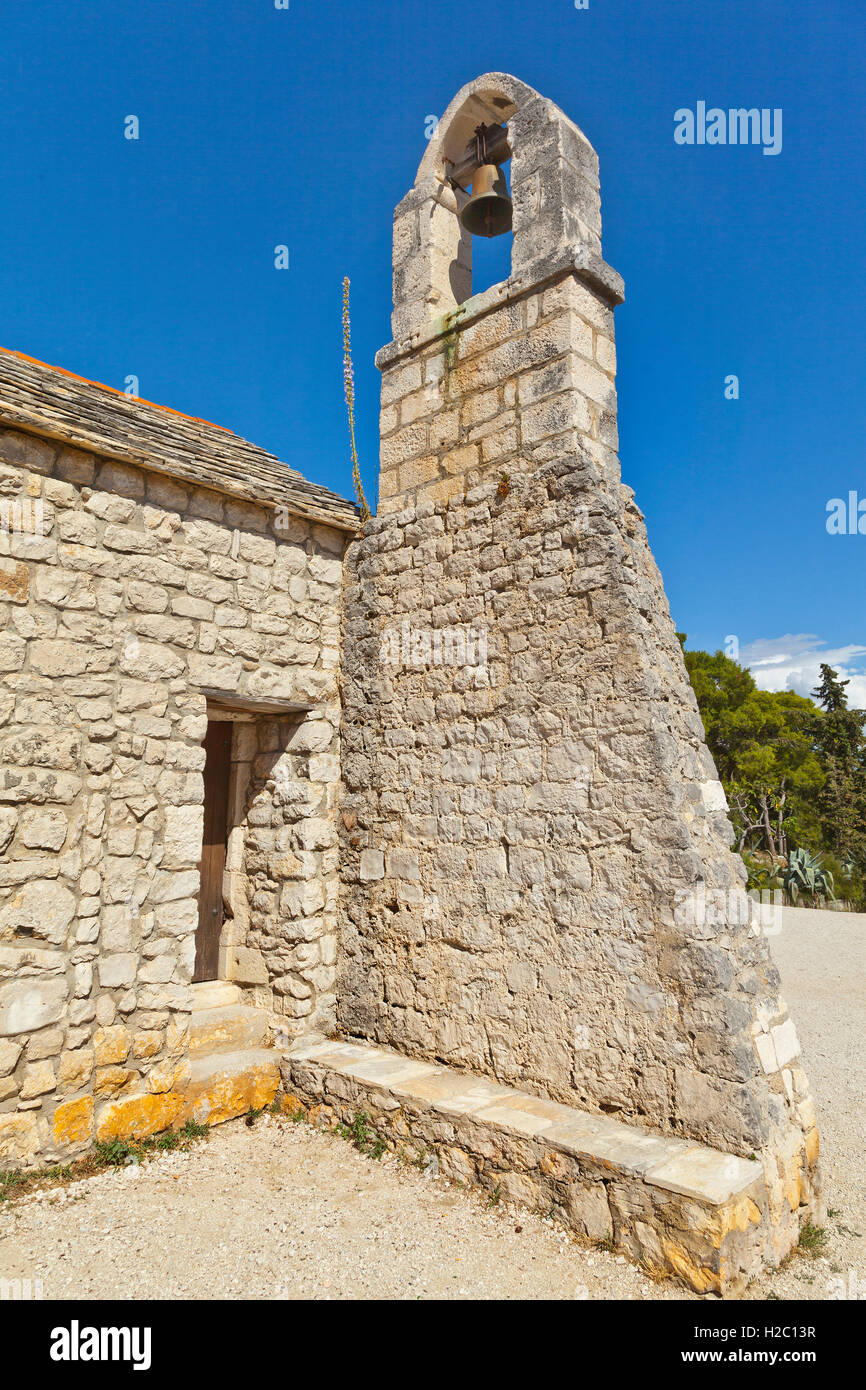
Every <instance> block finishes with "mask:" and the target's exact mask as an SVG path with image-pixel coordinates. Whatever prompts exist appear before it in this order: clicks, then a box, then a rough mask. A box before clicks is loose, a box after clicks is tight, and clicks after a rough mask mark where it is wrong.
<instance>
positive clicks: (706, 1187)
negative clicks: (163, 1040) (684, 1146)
mask: <svg viewBox="0 0 866 1390" xmlns="http://www.w3.org/2000/svg"><path fill="white" fill-rule="evenodd" d="M763 1176H764V1170H763V1168H762V1166H761V1164H760V1163H758V1162H756V1161H755V1160H753V1159H748V1158H737V1157H736V1156H735V1155H734V1154H724V1153H719V1152H718V1151H717V1150H716V1149H707V1148H704V1147H702V1146H701V1145H693V1146H692V1147H690V1148H689V1149H688V1150H687V1151H686V1152H685V1153H682V1154H678V1155H676V1156H675V1157H673V1158H669V1159H667V1160H666V1161H665V1162H663V1163H660V1164H658V1165H657V1166H656V1167H654V1168H650V1169H649V1170H648V1171H647V1172H646V1173H645V1174H644V1180H645V1181H646V1182H647V1183H649V1184H650V1185H651V1186H652V1187H663V1188H665V1189H666V1190H667V1191H668V1192H678V1193H680V1194H681V1195H682V1196H684V1197H695V1198H697V1199H698V1200H699V1201H703V1202H711V1203H712V1204H713V1205H714V1206H722V1205H723V1204H724V1203H725V1202H728V1201H730V1199H731V1198H732V1197H734V1196H736V1194H737V1193H739V1192H742V1191H744V1189H746V1188H748V1187H751V1186H752V1185H753V1183H756V1182H760V1181H761V1179H762V1178H763Z"/></svg>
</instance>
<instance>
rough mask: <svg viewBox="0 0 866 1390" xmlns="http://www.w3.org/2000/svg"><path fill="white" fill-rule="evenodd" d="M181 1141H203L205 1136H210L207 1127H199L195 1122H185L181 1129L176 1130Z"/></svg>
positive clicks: (208, 1127)
mask: <svg viewBox="0 0 866 1390" xmlns="http://www.w3.org/2000/svg"><path fill="white" fill-rule="evenodd" d="M178 1133H179V1134H180V1136H181V1138H182V1139H185V1140H187V1141H189V1140H192V1139H204V1137H205V1135H207V1134H210V1126H209V1125H200V1124H199V1123H198V1121H197V1120H187V1122H186V1124H185V1125H184V1126H183V1128H182V1129H180V1130H178Z"/></svg>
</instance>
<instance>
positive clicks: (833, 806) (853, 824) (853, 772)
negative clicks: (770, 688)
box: [812, 666, 866, 865]
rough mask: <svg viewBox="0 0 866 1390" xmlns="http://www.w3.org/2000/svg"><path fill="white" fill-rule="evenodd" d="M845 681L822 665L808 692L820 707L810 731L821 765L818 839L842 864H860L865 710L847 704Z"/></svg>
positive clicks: (865, 808) (865, 807) (865, 792)
mask: <svg viewBox="0 0 866 1390" xmlns="http://www.w3.org/2000/svg"><path fill="white" fill-rule="evenodd" d="M848 684H849V682H848V681H840V680H839V678H838V675H837V673H836V672H835V671H834V670H833V668H832V667H831V666H822V667H821V681H820V684H819V685H818V687H817V689H816V690H813V691H812V694H813V695H814V697H815V699H816V700H817V701H818V703H819V705H820V706H821V714H820V715H819V716H818V718H817V719H816V721H815V730H814V736H815V745H816V749H817V752H818V757H819V759H820V761H821V765H822V767H823V769H824V781H823V785H822V787H821V789H820V792H819V795H818V815H819V817H820V820H821V827H822V831H823V835H824V843H825V845H826V847H827V849H828V850H830V851H831V852H832V853H833V854H834V855H836V856H837V857H838V858H839V860H840V861H841V862H842V864H843V865H844V864H846V863H854V864H864V863H866V711H863V710H856V709H849V708H848V699H847V696H846V694H845V687H846V686H847V685H848Z"/></svg>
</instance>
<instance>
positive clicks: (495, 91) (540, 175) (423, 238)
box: [392, 72, 601, 342]
mask: <svg viewBox="0 0 866 1390" xmlns="http://www.w3.org/2000/svg"><path fill="white" fill-rule="evenodd" d="M482 122H484V123H485V124H487V125H497V124H501V123H502V122H507V123H508V127H509V133H510V143H511V148H512V151H513V154H512V160H511V196H512V200H513V202H514V229H513V244H512V264H511V271H512V278H514V276H516V275H519V274H522V273H524V272H525V271H527V270H528V269H529V267H530V266H532V265H534V264H535V263H536V262H541V261H543V260H544V259H545V258H550V257H553V256H555V255H556V254H557V253H558V252H560V251H562V250H564V249H565V248H567V247H568V246H573V245H575V244H577V243H582V244H583V245H584V246H586V247H588V248H589V249H590V250H591V251H593V252H594V253H596V254H597V255H600V253H601V213H600V198H599V184H598V158H597V156H596V153H595V151H594V149H593V148H592V145H591V144H590V143H589V141H588V140H587V138H586V136H585V135H584V133H583V131H582V130H580V129H579V127H578V126H576V125H575V124H574V122H573V121H570V120H569V119H568V117H567V116H566V115H565V114H564V112H562V111H560V109H559V107H558V106H556V105H555V103H554V102H552V101H548V100H547V99H546V98H545V97H542V96H540V95H539V93H538V92H536V91H534V89H533V88H532V87H529V86H527V84H526V83H525V82H521V81H519V80H518V79H517V78H516V77H512V76H510V74H508V73H499V72H492V73H485V74H484V75H483V76H482V77H477V78H476V79H475V80H474V81H473V82H469V83H467V84H466V86H465V87H462V88H461V89H460V91H459V92H458V93H457V95H456V96H455V97H454V99H453V101H452V102H451V103H450V104H449V106H448V108H447V110H446V111H445V113H444V115H443V116H442V117H441V118H440V120H439V123H438V126H437V129H436V132H435V133H434V135H433V137H432V138H431V140H430V143H429V145H428V147H427V150H426V152H425V154H424V157H423V159H422V160H421V164H420V166H419V168H418V174H417V177H416V179H415V183H414V185H413V187H412V189H411V190H410V191H409V193H407V195H406V197H405V198H404V199H403V200H402V202H401V203H400V204H399V206H398V207H397V209H396V211H395V213H394V314H393V318H392V328H393V333H394V338H395V340H396V341H398V342H399V341H409V342H411V341H413V340H414V339H416V338H417V337H418V336H419V334H420V333H421V332H422V331H423V330H424V329H425V328H426V327H427V326H428V325H429V323H430V322H431V321H432V320H434V319H437V318H440V317H441V316H442V315H444V314H448V313H451V312H453V311H454V310H455V309H456V308H457V307H458V306H459V305H461V304H463V303H464V302H465V301H466V300H467V299H468V298H470V296H471V294H472V238H471V237H470V235H469V233H468V232H465V231H464V230H463V228H462V227H461V225H460V221H459V217H458V213H459V210H460V205H461V203H462V195H460V194H459V193H457V192H455V190H454V188H453V186H452V184H451V182H450V180H449V174H448V170H449V165H453V164H454V163H456V162H457V161H458V160H459V159H460V157H461V155H462V153H463V150H464V149H465V147H466V145H467V144H468V143H469V141H470V140H471V139H472V136H473V134H474V132H475V129H476V127H477V126H478V125H480V124H481V123H482Z"/></svg>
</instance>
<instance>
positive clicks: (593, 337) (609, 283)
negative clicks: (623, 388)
mask: <svg viewBox="0 0 866 1390" xmlns="http://www.w3.org/2000/svg"><path fill="white" fill-rule="evenodd" d="M494 76H495V75H494ZM490 81H491V80H490V79H480V80H479V83H478V84H474V86H475V87H477V86H480V85H482V84H487V85H490ZM497 81H498V79H497ZM508 83H512V84H513V83H514V80H513V79H504V80H503V86H504V88H505V89H506V94H507V91H509V90H514V88H513V87H512V88H508V87H507V84H508ZM516 85H517V87H518V88H519V84H516ZM466 90H469V89H466ZM523 90H524V92H525V91H527V90H528V89H523ZM463 95H464V94H461V97H460V98H458V99H456V101H455V103H454V104H453V105H452V108H449V111H451V110H452V109H453V110H456V109H457V107H458V105H459V102H460V101H461V100H462V98H463ZM522 99H523V98H522V97H521V93H520V91H519V90H517V95H516V101H517V103H518V108H519V106H520V101H521V100H522ZM545 107H546V116H543V117H542V118H537V117H536V114H535V113H536V112H537V101H536V99H535V94H532V93H530V94H529V95H527V96H526V97H525V112H526V113H529V115H522V114H521V109H518V112H517V116H516V117H515V120H514V122H513V126H512V125H511V123H510V128H512V129H513V131H514V141H515V144H516V142H517V140H518V138H519V135H520V132H521V130H523V131H524V132H527V131H528V132H529V134H530V136H532V138H535V136H534V135H533V132H535V134H537V136H538V140H539V149H540V150H541V154H537V151H536V150H535V149H533V147H532V146H531V144H530V148H529V149H527V148H526V147H524V148H523V151H522V168H523V170H524V171H526V170H527V169H530V170H531V169H533V168H535V169H536V173H537V169H538V165H539V163H541V164H542V165H543V162H544V159H547V158H548V157H549V158H550V160H551V161H552V163H551V164H550V167H549V169H548V173H547V174H544V180H547V183H548V185H549V184H550V182H551V180H553V181H554V182H555V179H554V175H556V174H557V168H558V170H559V173H558V175H557V177H558V178H559V184H558V186H559V190H560V193H559V196H560V197H561V198H562V197H564V196H566V193H567V191H568V188H569V187H570V186H571V185H570V184H569V179H570V178H571V174H570V173H569V170H570V168H571V165H570V164H569V157H568V150H570V149H571V148H572V147H573V145H574V140H573V131H574V130H575V129H576V128H574V127H571V125H570V123H569V122H567V121H566V118H565V117H562V114H561V113H557V112H556V108H555V107H553V108H552V107H551V104H550V103H546V104H545ZM446 116H447V113H446ZM530 116H531V119H530ZM557 122H559V127H558V128H557ZM442 124H443V125H444V126H445V127H446V133H445V135H444V137H443V138H444V139H445V140H446V141H447V139H448V135H447V119H446V118H443V122H442ZM581 140H583V141H584V143H586V142H585V137H582V136H581ZM551 151H552V152H553V153H552V154H551V153H550V152H551ZM536 155H537V157H536ZM515 158H517V151H515ZM434 159H435V152H434V154H428V156H427V157H425V163H424V164H422V175H419V182H418V184H417V185H416V190H415V199H416V202H418V200H419V199H421V197H422V195H423V197H424V198H427V199H428V200H429V201H430V202H435V188H434V189H433V191H432V192H431V191H430V188H429V182H432V183H435V179H432V176H431V179H430V181H429V182H428V183H425V182H424V178H423V177H422V176H423V175H424V171H425V168H426V169H427V173H428V174H429V168H428V165H429V163H430V161H432V160H434ZM557 160H558V161H559V163H558V165H557ZM544 180H543V181H544ZM407 203H411V195H410V199H408V200H404V204H402V205H401V209H399V210H398V213H399V216H400V217H401V218H403V217H405V215H406V206H407ZM518 211H519V209H518V205H517V202H515V250H514V262H513V263H514V264H517V265H519V266H520V267H521V269H520V271H519V273H518V272H516V273H514V274H513V275H512V277H511V279H510V280H509V281H506V282H504V283H503V284H502V285H499V286H494V287H493V288H492V289H491V290H489V291H486V292H485V293H484V294H483V295H479V296H477V297H475V298H474V299H470V300H468V301H467V302H465V303H464V304H462V305H460V306H458V307H457V308H456V309H454V310H451V311H449V312H448V313H446V314H445V315H444V316H442V317H440V318H437V319H433V320H432V321H428V322H427V323H426V324H425V323H424V322H423V321H422V319H423V307H424V304H425V302H427V301H426V300H425V296H424V292H423V274H420V280H419V277H418V276H416V277H415V279H413V277H412V275H411V273H410V270H409V269H407V265H406V263H405V262H403V261H401V262H400V263H399V265H398V263H397V258H396V256H395V288H396V293H397V295H398V296H399V294H401V293H402V292H403V291H402V287H403V286H404V285H407V284H408V285H411V286H412V294H413V295H414V298H413V299H412V301H411V304H410V305H409V308H408V309H407V308H406V307H405V306H404V305H403V304H402V303H401V302H400V301H399V300H398V299H395V323H398V324H401V325H402V324H403V322H404V317H405V315H406V314H407V313H408V314H409V318H410V320H411V323H409V321H408V320H407V321H406V322H407V329H406V336H405V337H404V338H403V339H402V340H401V341H399V342H395V343H393V344H391V345H390V346H389V347H388V348H386V349H383V351H382V353H380V355H379V359H378V361H379V363H380V366H381V367H382V371H383V384H382V407H383V409H382V470H383V473H382V496H383V499H384V501H383V503H382V505H381V514H380V515H379V517H377V518H376V519H374V520H373V521H371V522H369V523H368V524H367V526H366V528H365V534H364V536H363V539H362V540H360V541H359V542H358V543H357V544H356V545H354V546H353V547H352V548H351V550H350V552H349V556H348V566H347V588H346V595H345V628H344V740H343V770H344V780H345V784H346V789H347V795H346V799H345V801H344V804H343V815H342V827H343V829H342V834H343V880H344V898H343V912H342V930H341V944H342V956H341V966H340V987H339V990H338V997H339V1000H340V1005H339V1018H340V1023H341V1026H342V1028H343V1030H344V1031H345V1032H346V1033H347V1034H350V1035H355V1036H360V1037H363V1038H368V1039H371V1040H375V1041H376V1042H381V1043H385V1044H389V1045H392V1046H394V1047H397V1048H399V1049H401V1050H402V1051H404V1052H409V1053H411V1054H413V1055H416V1056H419V1057H426V1058H431V1059H439V1060H441V1061H444V1062H447V1063H450V1064H452V1065H462V1066H464V1067H466V1068H467V1069H475V1070H484V1071H486V1072H487V1073H488V1074H490V1075H492V1076H495V1077H496V1078H497V1079H498V1080H499V1081H501V1082H505V1083H511V1084H515V1085H519V1086H521V1087H522V1088H523V1089H528V1090H534V1091H535V1092H537V1093H538V1094H543V1095H547V1096H550V1097H552V1098H554V1099H556V1100H560V1101H562V1102H564V1103H566V1104H572V1105H578V1106H582V1107H585V1108H588V1109H590V1110H592V1111H596V1112H599V1111H600V1112H604V1113H608V1114H616V1115H619V1116H622V1117H623V1118H634V1119H636V1120H638V1121H640V1122H642V1123H644V1124H646V1125H649V1126H651V1127H653V1128H655V1129H656V1130H658V1131H660V1132H663V1133H671V1134H679V1135H682V1136H685V1137H688V1138H691V1139H695V1140H699V1141H701V1142H703V1143H706V1144H708V1145H710V1146H712V1147H716V1148H720V1149H723V1150H727V1151H731V1152H733V1153H736V1154H739V1155H742V1156H748V1155H749V1154H750V1153H752V1152H755V1153H758V1154H759V1155H760V1156H761V1157H762V1159H763V1161H764V1166H765V1174H766V1179H767V1190H768V1193H769V1200H770V1204H771V1213H772V1222H773V1224H774V1227H775V1229H776V1231H777V1239H778V1251H777V1253H780V1252H781V1253H784V1252H785V1250H787V1249H788V1248H790V1246H791V1244H792V1243H794V1242H795V1241H796V1232H797V1228H798V1223H799V1221H800V1220H801V1219H802V1217H803V1214H804V1213H809V1212H814V1211H817V1210H818V1207H817V1197H816V1187H815V1163H816V1159H817V1151H818V1134H817V1129H816V1128H815V1115H814V1109H813V1106H812V1102H811V1100H810V1098H809V1094H808V1087H807V1082H806V1078H805V1075H804V1073H803V1071H802V1069H801V1067H800V1065H799V1061H798V1053H799V1046H798V1043H797V1038H796V1032H795V1030H794V1026H793V1023H792V1022H791V1020H790V1019H789V1018H788V1016H787V1012H786V1009H785V1006H784V1003H783V1002H782V1001H781V1000H780V998H779V994H778V986H779V977H778V974H777V972H776V970H775V967H774V966H773V964H772V962H771V960H770V957H769V953H768V950H767V943H766V940H765V938H764V935H763V933H762V930H761V929H760V927H759V926H758V925H756V923H755V920H754V918H755V911H754V908H753V905H752V904H751V902H750V900H748V899H747V898H746V895H745V891H744V882H745V871H744V868H743V865H742V863H741V861H740V860H739V858H737V857H736V856H734V855H733V854H732V853H731V852H730V849H729V846H730V843H731V838H732V831H731V827H730V823H729V821H728V818H727V807H726V803H725V797H724V793H723V790H722V787H721V784H720V783H719V781H718V777H717V774H716V770H715V768H714V765H713V762H712V759H711V757H710V755H709V753H708V751H707V748H706V746H705V743H704V736H703V728H702V725H701V720H700V716H699V713H698V709H697V705H696V701H695V698H694V694H693V692H692V689H691V686H690V683H689V680H688V676H687V673H686V670H685V666H684V662H683V657H682V652H681V650H680V646H679V643H678V640H677V638H676V635H675V631H674V626H673V623H672V621H671V617H670V613H669V610H668V605H667V600H666V597H665V594H664V589H663V586H662V581H661V577H660V575H659V573H658V570H657V568H656V566H655V563H654V561H653V559H652V556H651V554H650V550H649V547H648V543H647V538H646V531H645V527H644V524H643V519H642V516H641V513H640V512H639V510H638V508H637V507H636V505H635V503H634V500H633V494H632V492H631V490H630V489H628V488H626V487H625V486H623V484H622V483H621V482H620V472H619V462H618V458H617V453H616V449H617V432H616V402H615V391H614V370H615V354H614V343H613V315H612V305H613V304H614V303H615V302H618V300H619V299H620V298H621V287H619V288H618V287H617V279H618V277H616V276H615V273H614V272H611V271H610V270H609V268H607V267H604V265H603V263H598V262H597V260H596V259H594V256H595V249H594V248H591V249H589V250H587V248H586V247H585V246H582V247H575V246H574V245H573V244H568V245H560V246H559V247H556V246H554V247H553V249H551V248H550V247H546V246H545V244H544V240H543V239H544V237H546V236H547V234H548V228H547V223H545V222H542V225H541V238H542V241H541V243H540V244H536V245H535V247H534V251H533V243H532V236H533V226H532V223H531V219H529V218H528V216H527V215H526V210H525V206H524V214H523V221H522V225H520V226H519V225H518ZM422 216H423V206H422ZM597 225H598V226H600V224H597ZM416 255H417V257H418V258H419V265H421V267H422V271H423V261H424V256H425V255H427V252H426V250H425V245H424V242H423V239H422V241H421V242H420V243H417V244H416ZM419 283H420V289H419ZM410 311H411V312H410ZM409 329H411V331H409ZM460 632H462V633H463V634H464V635H465V637H466V639H467V644H466V648H465V650H464V652H463V654H462V655H461V648H460V643H459V642H458V641H457V635H458V634H459V633H460ZM446 634H447V640H446ZM479 634H481V635H482V640H479ZM470 639H471V640H470ZM469 650H471V651H472V652H473V659H472V660H469V659H467V657H466V651H469ZM479 652H483V653H485V655H484V656H483V657H482V659H481V660H478V659H477V654H478V653H479ZM455 653H456V654H457V655H456V657H455Z"/></svg>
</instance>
